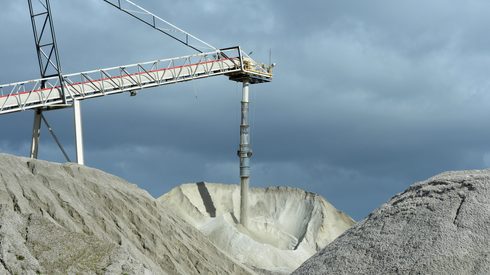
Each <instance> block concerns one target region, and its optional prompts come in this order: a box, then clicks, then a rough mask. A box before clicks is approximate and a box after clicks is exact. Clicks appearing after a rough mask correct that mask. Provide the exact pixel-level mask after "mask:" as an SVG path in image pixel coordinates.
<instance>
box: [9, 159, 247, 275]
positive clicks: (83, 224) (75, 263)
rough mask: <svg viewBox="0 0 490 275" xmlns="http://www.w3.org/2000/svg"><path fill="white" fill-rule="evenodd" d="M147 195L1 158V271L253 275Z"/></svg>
mask: <svg viewBox="0 0 490 275" xmlns="http://www.w3.org/2000/svg"><path fill="white" fill-rule="evenodd" d="M250 272H251V271H250V270H249V269H247V268H246V267H243V266H242V265H240V264H238V263H236V262H234V260H233V259H231V258H230V257H228V256H227V255H226V254H224V253H222V252H221V251H219V250H218V249H217V248H216V247H215V246H213V245H212V244H211V243H210V242H209V240H208V239H207V238H206V237H204V236H203V235H202V234H201V233H200V232H199V231H197V230H196V229H195V228H194V227H192V226H190V225H188V224H187V223H185V222H184V221H183V220H181V219H180V218H178V217H177V216H174V215H172V214H171V211H170V210H169V209H167V208H165V207H164V206H160V205H158V204H157V203H156V200H155V199H154V198H152V197H151V196H150V195H149V194H148V193H147V192H145V191H143V190H141V189H139V188H137V187H136V186H135V185H132V184H129V183H127V182H125V181H124V180H122V179H120V178H117V177H115V176H112V175H109V174H106V173H104V172H101V171H98V170H95V169H90V168H86V167H82V166H78V165H75V164H64V165H60V164H53V163H49V162H45V161H37V160H30V159H26V158H19V157H13V156H8V155H4V154H0V274H197V273H201V274H202V273H204V274H247V273H250Z"/></svg>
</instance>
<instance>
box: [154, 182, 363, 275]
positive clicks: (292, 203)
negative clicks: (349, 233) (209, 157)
mask: <svg viewBox="0 0 490 275" xmlns="http://www.w3.org/2000/svg"><path fill="white" fill-rule="evenodd" d="M158 201H159V202H160V203H161V204H162V205H163V206H164V207H168V208H171V209H173V211H175V213H176V214H178V215H179V216H181V217H182V218H184V219H185V220H186V221H187V222H189V223H190V224H192V225H194V226H195V227H196V228H197V229H199V230H200V231H201V232H202V233H204V234H205V235H206V236H207V237H209V239H210V240H211V241H212V242H213V243H214V244H215V245H216V246H217V247H219V248H220V249H221V250H223V251H224V252H226V253H227V254H228V255H230V256H232V257H234V258H235V259H237V260H238V261H239V262H241V263H244V264H245V265H247V266H249V267H250V268H252V269H254V270H255V271H257V272H258V273H266V274H270V273H276V274H277V273H279V274H289V273H291V272H292V271H294V270H295V269H296V268H297V267H299V266H300V265H301V263H303V262H304V261H305V260H306V259H308V258H309V257H311V256H312V255H313V254H315V253H316V252H317V251H319V250H320V249H321V248H323V247H325V246H326V245H327V244H328V243H330V242H331V241H332V240H334V239H335V238H336V237H337V236H339V235H340V234H342V233H343V232H344V231H345V230H346V229H348V228H349V227H351V226H352V225H353V224H354V221H353V220H352V219H351V218H350V217H348V216H347V215H345V214H344V213H342V212H340V211H339V210H337V209H335V208H334V207H333V206H332V205H331V204H330V203H328V202H327V201H325V200H324V199H323V198H322V197H320V196H318V195H316V194H313V193H308V192H305V191H303V190H300V189H296V188H287V187H270V188H266V189H263V188H251V189H250V192H249V204H250V209H249V217H250V221H249V227H248V228H243V227H242V226H240V225H239V224H238V220H239V219H240V188H239V186H238V185H229V184H213V183H204V182H200V183H194V184H184V185H181V186H179V187H176V188H174V189H173V190H171V191H170V192H169V193H167V194H165V195H163V196H162V197H160V198H159V199H158Z"/></svg>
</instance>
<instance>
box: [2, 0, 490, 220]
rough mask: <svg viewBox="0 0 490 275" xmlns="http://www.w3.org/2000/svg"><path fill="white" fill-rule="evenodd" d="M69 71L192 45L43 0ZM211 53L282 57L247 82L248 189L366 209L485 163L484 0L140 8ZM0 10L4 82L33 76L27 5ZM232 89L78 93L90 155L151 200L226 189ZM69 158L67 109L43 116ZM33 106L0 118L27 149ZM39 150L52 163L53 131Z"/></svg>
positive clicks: (93, 8) (6, 137)
mask: <svg viewBox="0 0 490 275" xmlns="http://www.w3.org/2000/svg"><path fill="white" fill-rule="evenodd" d="M51 2H52V7H53V13H54V19H55V24H56V29H57V35H58V40H59V44H60V54H61V58H62V63H63V69H64V72H66V73H71V72H77V71H80V70H89V69H94V68H100V67H110V66H117V65H123V64H131V63H136V62H140V61H149V60H152V59H156V58H164V57H172V56H180V55H185V54H187V53H189V51H188V50H186V49H184V48H183V47H182V46H180V45H179V44H178V43H176V42H173V41H172V40H169V39H167V38H165V37H163V36H162V35H160V34H159V33H156V32H154V31H153V30H151V29H149V28H147V27H146V26H144V25H141V24H138V22H136V21H134V20H133V19H131V18H128V17H127V16H126V15H124V14H122V13H120V12H119V11H117V10H115V9H113V8H111V7H109V6H108V5H107V4H105V3H103V2H102V1H96V0H91V1H51ZM138 3H140V4H141V5H143V6H145V7H147V8H148V9H149V10H152V11H154V12H155V13H157V14H159V15H161V16H162V17H163V18H165V19H168V20H169V21H170V22H173V23H175V24H177V25H178V26H181V27H182V28H184V29H186V30H189V31H190V32H191V33H194V34H196V35H197V36H198V37H201V38H203V39H204V40H206V41H210V42H211V44H213V45H215V46H217V47H227V46H233V45H237V44H240V45H241V46H243V47H244V49H245V50H246V51H253V52H254V53H253V55H252V56H253V57H254V58H256V59H258V60H262V61H264V62H268V58H269V49H270V48H271V49H272V57H273V61H274V62H277V63H278V66H277V67H276V74H275V79H274V81H273V82H272V83H270V84H265V85H254V86H252V104H251V108H252V109H251V119H252V142H253V149H254V151H255V154H254V157H253V174H252V177H253V184H254V185H257V186H267V185H271V184H274V185H279V184H280V185H290V186H296V187H300V188H304V189H307V190H309V191H313V192H317V193H320V194H322V195H324V196H325V197H326V198H327V199H328V200H330V201H331V202H332V203H333V204H334V205H335V206H337V207H339V208H340V209H343V210H345V211H347V212H348V213H349V214H351V215H353V216H354V217H355V218H361V217H363V216H365V215H366V214H367V213H369V212H370V211H371V210H372V209H373V208H375V207H376V206H378V205H380V204H381V203H382V202H384V201H386V200H387V199H388V198H389V197H390V196H392V195H394V194H395V193H396V192H400V191H402V190H403V189H404V188H405V187H406V186H408V184H410V183H412V182H413V181H415V180H421V179H424V178H426V177H429V176H431V175H433V174H435V173H438V172H442V171H445V170H452V169H468V168H482V167H486V166H488V164H489V163H490V154H489V153H488V152H490V146H489V144H490V143H489V142H488V141H489V140H490V130H487V129H488V127H487V120H488V119H487V118H488V117H490V111H489V108H488V107H487V105H488V102H490V96H489V95H488V90H489V88H490V81H489V80H488V77H487V72H488V71H490V39H489V38H488V37H489V36H488V35H486V34H487V33H488V31H487V28H488V27H487V26H489V24H488V23H489V22H488V21H489V19H488V16H487V14H489V13H490V3H487V2H486V1H477V0H472V1H465V2H464V3H455V2H451V1H445V0H436V1H430V2H427V1H408V0H407V1H401V0H400V1H382V0H378V1H292V0H285V1H260V0H253V1H225V0H217V1H198V0H192V1H138ZM2 5H3V6H2V9H0V25H1V26H2V27H1V28H0V35H1V37H2V39H1V42H0V43H1V44H0V45H1V48H2V51H0V61H1V64H2V69H1V73H0V80H1V82H2V83H8V82H12V81H19V80H24V79H31V78H36V77H37V74H38V69H37V64H36V63H35V60H36V59H35V58H36V56H35V52H34V45H33V44H34V43H33V39H32V31H31V29H30V23H29V18H28V12H27V4H26V3H24V2H23V1H13V0H12V1H6V2H5V3H3V4H2ZM239 100H240V85H239V84H236V83H231V82H230V81H226V79H225V78H224V77H219V78H216V79H206V80H199V81H195V82H190V83H185V84H179V85H173V86H166V87H160V88H155V89H151V90H148V91H145V92H141V93H140V94H139V95H138V96H136V97H129V96H127V95H119V96H112V97H108V98H100V99H94V100H89V101H86V102H83V106H82V107H83V111H84V114H83V115H84V127H85V128H84V129H85V133H84V134H85V142H86V144H85V146H86V150H87V153H86V155H87V156H86V158H87V163H88V165H90V166H94V167H98V168H100V169H103V170H105V171H108V172H111V173H114V174H117V175H119V176H122V177H124V178H126V179H128V180H130V181H132V182H135V183H138V184H139V185H140V186H142V187H143V188H145V189H147V190H148V191H149V192H150V193H152V194H153V195H154V196H158V195H160V194H161V193H163V192H166V191H168V190H169V189H170V188H172V187H173V186H175V185H177V184H179V183H182V182H190V181H200V180H208V181H217V182H237V181H238V169H237V157H236V149H237V143H238V123H239V112H238V111H239ZM47 116H48V118H49V119H50V121H51V122H52V123H51V124H52V125H53V127H54V128H55V129H56V130H57V132H58V135H59V137H60V139H62V140H63V141H64V142H65V144H66V145H67V150H68V151H69V152H71V153H73V142H72V139H73V134H72V128H71V123H72V114H71V112H70V110H64V111H57V112H50V113H48V114H47ZM31 119H32V113H31V112H23V113H18V114H12V115H8V116H2V117H0V125H1V127H2V128H3V129H8V130H3V131H2V136H1V139H0V149H1V150H2V152H9V153H14V154H20V155H26V154H27V150H28V148H29V144H30V138H29V135H30V130H31V126H32V121H31ZM42 140H43V145H42V146H43V147H42V148H41V157H42V158H45V159H50V160H56V161H63V159H62V158H61V154H60V153H59V152H58V151H57V149H56V147H55V146H54V144H53V143H52V142H51V140H50V138H49V136H48V133H46V132H44V133H43V136H42Z"/></svg>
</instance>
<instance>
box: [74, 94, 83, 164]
mask: <svg viewBox="0 0 490 275" xmlns="http://www.w3.org/2000/svg"><path fill="white" fill-rule="evenodd" d="M73 117H74V120H75V150H76V153H77V163H78V164H81V165H83V164H85V162H84V157H83V132H82V111H81V109H80V101H79V100H76V99H75V100H74V101H73Z"/></svg>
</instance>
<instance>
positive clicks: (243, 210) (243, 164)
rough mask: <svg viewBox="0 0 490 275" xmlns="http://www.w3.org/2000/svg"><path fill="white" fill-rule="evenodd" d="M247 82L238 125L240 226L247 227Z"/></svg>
mask: <svg viewBox="0 0 490 275" xmlns="http://www.w3.org/2000/svg"><path fill="white" fill-rule="evenodd" d="M249 84H250V83H249V82H248V81H245V82H243V90H242V103H241V105H242V106H241V109H242V112H241V113H242V114H241V123H240V149H239V150H238V156H239V157H240V224H241V225H242V226H244V227H245V228H247V227H248V188H249V182H250V157H251V156H252V150H251V149H250V135H249V134H250V133H249V125H248V104H249V96H248V94H249Z"/></svg>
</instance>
